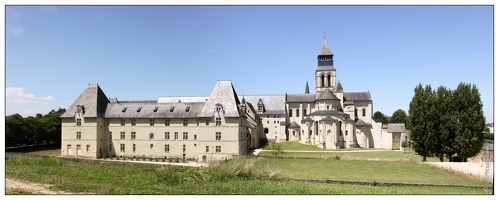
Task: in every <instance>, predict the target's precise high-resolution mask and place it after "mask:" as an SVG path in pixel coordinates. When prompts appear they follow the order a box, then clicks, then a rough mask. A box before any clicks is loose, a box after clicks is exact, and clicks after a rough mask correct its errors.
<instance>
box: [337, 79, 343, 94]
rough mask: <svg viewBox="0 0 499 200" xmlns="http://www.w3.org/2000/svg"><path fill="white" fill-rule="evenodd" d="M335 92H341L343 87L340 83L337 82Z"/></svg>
mask: <svg viewBox="0 0 499 200" xmlns="http://www.w3.org/2000/svg"><path fill="white" fill-rule="evenodd" d="M336 92H343V86H341V83H340V81H338V85H337V86H336Z"/></svg>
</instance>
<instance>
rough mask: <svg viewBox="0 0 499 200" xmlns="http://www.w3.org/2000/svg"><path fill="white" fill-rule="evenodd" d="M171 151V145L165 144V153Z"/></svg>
mask: <svg viewBox="0 0 499 200" xmlns="http://www.w3.org/2000/svg"><path fill="white" fill-rule="evenodd" d="M169 152H170V145H169V144H165V153H169Z"/></svg>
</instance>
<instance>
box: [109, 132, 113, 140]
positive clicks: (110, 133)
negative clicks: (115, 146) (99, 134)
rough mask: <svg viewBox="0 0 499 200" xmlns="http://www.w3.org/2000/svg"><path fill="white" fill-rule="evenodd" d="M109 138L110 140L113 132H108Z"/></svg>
mask: <svg viewBox="0 0 499 200" xmlns="http://www.w3.org/2000/svg"><path fill="white" fill-rule="evenodd" d="M109 139H110V140H112V139H113V132H109Z"/></svg>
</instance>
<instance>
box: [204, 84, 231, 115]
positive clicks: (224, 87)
mask: <svg viewBox="0 0 499 200" xmlns="http://www.w3.org/2000/svg"><path fill="white" fill-rule="evenodd" d="M216 104H221V105H222V107H223V110H224V111H225V113H224V115H225V117H239V116H240V113H239V107H238V106H239V105H240V104H241V103H240V101H239V99H238V96H237V93H236V90H235V89H234V86H233V85H232V82H231V81H218V82H217V84H216V85H215V88H213V91H212V92H211V95H210V97H209V98H208V100H207V101H206V103H205V104H204V107H203V108H202V109H201V112H200V113H199V117H213V115H214V113H215V108H216Z"/></svg>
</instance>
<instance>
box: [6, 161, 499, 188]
mask: <svg viewBox="0 0 499 200" xmlns="http://www.w3.org/2000/svg"><path fill="white" fill-rule="evenodd" d="M7 158H8V159H6V177H8V178H14V179H22V180H28V181H32V182H37V183H48V184H52V185H54V186H53V188H52V189H53V190H62V191H66V192H75V193H78V192H88V193H96V194H484V193H483V190H482V189H480V188H459V187H406V186H363V185H348V184H325V183H303V182H295V181H287V180H281V181H272V180H228V181H216V182H199V183H185V184H179V185H168V184H166V183H164V182H161V181H159V180H158V179H157V177H156V175H155V172H154V171H155V169H156V168H158V167H162V166H157V165H145V164H130V163H128V164H127V163H107V162H105V163H100V162H92V161H86V160H66V159H59V158H55V157H49V158H40V157H33V156H25V155H17V154H14V155H12V154H7ZM265 161H266V160H265V159H263V160H259V161H258V162H257V163H256V165H258V166H264V165H265ZM282 161H285V160H283V159H274V160H269V162H268V163H269V164H270V165H274V166H275V165H279V166H280V165H282V164H284V165H286V164H288V163H286V162H284V163H282ZM335 162H346V161H335ZM364 162H369V161H364ZM370 162H373V161H370ZM294 163H296V162H294ZM307 163H314V162H307ZM318 163H319V165H313V166H311V167H318V168H317V169H316V170H307V171H308V172H309V174H314V173H316V174H317V173H318V172H314V171H319V170H323V169H329V167H332V166H331V164H327V163H322V161H318ZM392 163H393V162H392ZM228 164H231V163H230V162H229V163H228ZM321 164H322V165H325V166H323V167H322V168H320V167H319V166H320V165H321ZM307 167H309V166H307ZM256 168H258V167H255V169H256ZM291 168H293V167H291ZM330 171H331V170H330ZM290 172H291V173H294V172H293V171H290ZM490 193H491V192H489V193H488V194H490Z"/></svg>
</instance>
